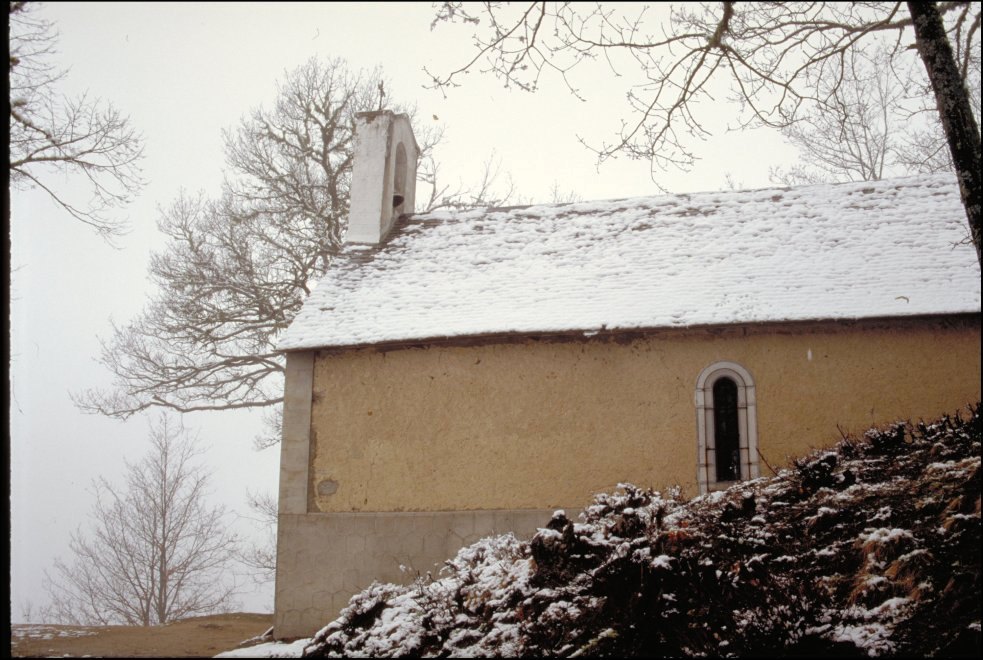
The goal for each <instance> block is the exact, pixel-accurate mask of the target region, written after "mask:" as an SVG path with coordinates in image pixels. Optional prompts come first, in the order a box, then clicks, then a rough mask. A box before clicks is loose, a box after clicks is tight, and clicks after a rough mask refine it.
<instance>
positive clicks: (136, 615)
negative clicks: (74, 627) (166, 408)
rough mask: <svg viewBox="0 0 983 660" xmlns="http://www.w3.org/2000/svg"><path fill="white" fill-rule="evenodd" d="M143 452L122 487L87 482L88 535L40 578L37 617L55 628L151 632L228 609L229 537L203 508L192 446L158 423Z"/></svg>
mask: <svg viewBox="0 0 983 660" xmlns="http://www.w3.org/2000/svg"><path fill="white" fill-rule="evenodd" d="M150 444H151V449H150V451H149V452H148V453H147V455H146V456H145V457H144V458H143V459H142V460H141V461H140V462H138V463H135V464H132V465H131V464H127V472H126V480H125V483H124V485H123V486H121V487H118V486H115V485H113V484H112V483H110V482H109V481H108V480H106V479H105V478H100V479H98V480H97V481H96V482H95V483H94V489H95V494H96V504H95V507H94V509H93V512H92V516H91V517H92V527H91V529H89V530H88V532H87V533H86V532H83V531H82V530H81V529H79V530H77V531H76V532H75V533H73V534H72V538H71V542H70V545H69V548H70V550H71V554H72V557H71V559H70V561H69V562H64V561H62V560H61V559H59V560H57V561H56V562H55V565H54V570H53V573H46V585H45V586H46V588H47V590H48V594H49V597H50V599H51V605H50V608H48V610H47V611H48V612H49V613H50V615H53V616H54V617H55V618H56V619H57V620H58V621H61V622H65V623H74V624H93V625H109V624H126V625H137V626H151V625H161V624H165V623H167V622H169V621H173V620H176V619H181V618H185V617H188V616H194V615H200V614H208V613H211V612H216V611H223V610H225V609H226V608H228V607H230V606H231V605H232V604H233V602H232V598H233V596H234V593H235V586H234V584H232V583H231V582H229V575H228V574H227V570H228V569H229V568H230V566H231V564H232V562H233V561H234V559H235V554H236V549H237V545H238V539H237V538H236V536H235V535H234V534H232V533H230V532H229V531H228V530H227V528H226V523H225V517H226V516H225V510H224V508H223V507H220V506H216V507H212V506H209V505H208V504H207V502H206V496H207V486H208V477H209V475H208V473H207V472H205V471H204V470H203V469H202V468H201V467H200V466H199V465H198V464H197V463H196V461H195V459H196V457H197V456H198V455H199V453H200V452H199V451H198V450H197V449H196V445H195V440H194V439H192V438H191V437H190V436H189V434H188V432H187V430H185V429H184V427H183V426H181V425H180V424H179V423H178V422H175V421H174V420H173V419H170V418H169V417H167V416H166V415H162V416H161V417H160V420H159V422H158V423H157V424H156V425H153V426H152V427H151V433H150Z"/></svg>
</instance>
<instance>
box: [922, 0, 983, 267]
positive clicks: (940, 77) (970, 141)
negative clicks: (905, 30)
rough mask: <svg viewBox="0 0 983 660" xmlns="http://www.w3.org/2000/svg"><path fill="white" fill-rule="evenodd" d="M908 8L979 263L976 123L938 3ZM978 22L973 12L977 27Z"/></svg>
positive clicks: (980, 234)
mask: <svg viewBox="0 0 983 660" xmlns="http://www.w3.org/2000/svg"><path fill="white" fill-rule="evenodd" d="M908 11H909V12H911V17H912V18H913V19H914V22H915V38H916V44H917V46H918V53H919V55H921V57H922V61H923V62H924V63H925V70H926V71H927V72H928V78H929V80H930V81H931V82H932V89H933V90H934V91H935V99H936V102H937V103H938V109H939V116H940V117H941V119H942V127H943V128H944V129H945V136H946V139H947V140H948V142H949V152H950V153H951V154H952V162H953V164H954V165H955V168H956V176H957V178H958V179H959V191H960V194H961V195H962V200H963V206H965V207H966V217H967V219H968V220H969V227H970V231H971V232H972V234H973V245H975V246H976V258H977V259H978V260H979V261H980V263H983V255H981V251H980V249H981V248H980V246H981V242H983V230H981V229H980V186H981V185H983V182H981V180H980V177H981V176H983V174H981V172H980V168H981V163H980V127H979V124H977V122H976V118H975V117H973V110H972V106H971V105H970V100H969V92H968V90H967V89H966V85H965V81H964V79H963V76H961V75H960V71H959V66H958V64H957V63H956V58H955V55H954V53H953V52H952V46H950V44H949V39H948V37H947V35H946V31H945V25H944V24H943V22H942V16H941V14H939V9H938V7H937V6H936V4H935V3H934V2H909V3H908ZM979 24H980V23H979V15H978V14H977V17H976V30H977V31H978V30H979ZM967 57H968V54H967Z"/></svg>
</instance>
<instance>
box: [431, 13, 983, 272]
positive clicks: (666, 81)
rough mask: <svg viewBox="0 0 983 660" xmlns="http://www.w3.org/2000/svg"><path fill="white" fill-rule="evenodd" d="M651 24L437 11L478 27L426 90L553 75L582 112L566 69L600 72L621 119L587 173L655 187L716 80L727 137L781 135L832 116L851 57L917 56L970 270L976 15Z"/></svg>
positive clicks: (532, 81) (680, 159) (706, 16)
mask: <svg viewBox="0 0 983 660" xmlns="http://www.w3.org/2000/svg"><path fill="white" fill-rule="evenodd" d="M658 11H660V10H659V9H658V8H655V9H652V8H649V7H644V8H635V7H631V8H625V7H623V6H620V5H616V4H614V3H611V4H610V5H605V4H604V3H597V4H595V5H588V6H584V5H580V4H577V3H567V2H534V3H532V2H530V3H520V4H518V5H512V4H502V3H491V2H488V3H482V4H481V5H472V4H470V3H462V2H445V3H443V5H442V6H441V7H440V8H439V9H438V11H437V14H436V18H435V20H434V24H436V23H438V22H441V21H463V22H466V23H471V24H474V25H477V26H480V25H481V23H482V22H484V23H485V25H486V27H485V28H484V29H483V30H481V29H480V28H479V30H480V31H479V32H477V33H476V34H475V36H474V39H475V44H476V49H477V53H476V54H475V56H474V57H473V58H472V59H471V60H470V61H469V62H466V63H464V64H463V66H461V67H460V68H458V69H456V70H454V71H451V72H450V73H449V74H433V73H431V74H430V75H431V76H432V80H433V85H434V86H435V87H438V88H442V89H446V88H449V87H454V86H456V85H458V82H457V81H458V79H459V78H460V77H462V76H463V75H464V74H465V73H467V72H468V71H470V70H472V69H481V70H483V71H488V72H491V73H493V74H494V75H496V76H499V77H500V78H502V79H504V80H505V82H506V84H507V85H510V86H515V87H518V88H519V89H523V90H528V91H535V90H536V88H537V86H538V84H539V80H540V78H541V76H542V75H543V74H544V73H547V72H552V73H556V74H558V75H559V76H560V77H561V78H562V79H563V80H564V81H565V82H566V84H567V85H568V87H569V89H570V91H571V92H572V93H573V94H575V95H576V96H578V97H581V98H582V96H583V92H582V90H580V89H579V88H578V87H577V86H576V83H575V81H574V80H573V72H574V69H575V68H576V67H577V66H579V65H580V64H582V63H583V62H585V61H588V60H595V59H597V60H602V61H604V62H606V63H607V64H609V65H610V66H611V68H612V72H613V74H614V75H617V76H624V77H625V79H626V81H627V84H626V87H627V92H626V98H627V103H628V105H627V108H626V116H627V118H626V119H623V120H622V122H621V128H620V130H619V131H618V133H617V137H616V139H615V140H613V141H612V142H610V143H604V144H601V145H597V146H595V147H594V149H595V151H596V153H597V155H598V159H599V161H602V162H603V161H604V160H606V159H607V158H610V157H612V156H614V155H616V154H625V155H627V156H629V157H633V158H640V159H645V160H648V161H649V162H650V163H651V167H652V170H653V175H654V173H655V172H656V171H658V170H662V169H665V168H667V167H671V166H675V167H680V168H682V169H686V168H688V167H689V166H691V165H692V164H693V162H694V160H695V158H696V156H695V152H694V150H693V139H694V138H697V139H700V138H705V137H706V136H707V135H708V130H707V129H706V128H705V123H704V120H703V117H702V116H701V115H700V114H699V113H700V111H701V109H702V108H703V107H705V106H701V103H700V102H701V101H713V100H714V92H715V88H714V87H713V84H714V83H713V81H714V80H715V79H717V78H720V77H722V78H724V79H726V81H727V82H728V83H729V86H730V90H731V92H732V94H733V97H734V99H736V100H737V101H738V102H739V103H740V104H741V107H742V114H741V116H740V117H739V118H738V119H737V126H738V127H748V126H770V127H774V128H783V127H788V126H790V125H792V124H794V123H795V122H796V121H797V120H798V119H799V118H801V117H802V116H803V115H802V113H803V112H809V111H810V110H811V109H817V111H822V110H824V109H829V108H830V106H831V105H832V104H834V103H835V97H831V96H830V95H829V91H830V90H836V89H838V88H839V87H840V86H841V85H842V84H843V83H844V81H845V80H846V78H847V77H848V72H849V69H850V67H849V58H850V57H851V55H853V54H855V53H857V52H858V51H862V52H865V53H868V54H872V53H875V52H877V53H880V54H881V56H882V57H884V58H887V59H889V60H891V61H892V62H897V63H901V62H902V61H904V60H908V61H909V62H910V61H911V60H912V58H914V57H916V56H915V53H917V54H918V55H920V56H921V59H922V61H923V63H924V66H925V70H926V72H927V74H928V75H927V80H928V81H929V82H930V83H931V88H932V90H933V96H934V100H935V105H936V106H937V108H938V111H939V116H940V118H941V122H942V124H943V127H944V129H945V134H946V139H947V141H948V144H949V150H950V154H951V156H952V161H953V164H954V167H955V170H956V174H957V176H958V179H959V181H960V188H961V191H962V197H963V205H964V207H965V208H966V214H967V219H968V221H969V227H970V233H971V236H972V240H973V242H974V244H975V246H976V250H977V257H978V258H979V257H980V249H981V240H983V239H981V229H980V199H979V191H980V187H981V184H980V169H981V167H980V133H979V126H978V123H977V122H976V121H975V119H974V117H973V114H972V112H971V110H970V104H969V101H968V96H969V94H968V93H967V90H966V84H965V83H966V80H967V72H968V70H969V68H970V63H971V60H972V58H973V57H975V56H976V55H977V54H978V53H979V50H980V4H979V3H978V2H975V3H974V2H945V3H942V4H940V5H938V6H936V4H935V3H934V2H912V3H908V4H907V6H906V5H905V4H904V3H900V2H850V3H834V2H809V3H805V2H801V3H800V2H747V3H743V2H742V3H735V2H722V3H719V4H716V5H710V4H679V5H674V6H672V7H671V8H670V9H669V10H668V14H667V15H665V16H658V15H656V16H654V17H653V16H652V14H653V12H658ZM916 61H917V60H916Z"/></svg>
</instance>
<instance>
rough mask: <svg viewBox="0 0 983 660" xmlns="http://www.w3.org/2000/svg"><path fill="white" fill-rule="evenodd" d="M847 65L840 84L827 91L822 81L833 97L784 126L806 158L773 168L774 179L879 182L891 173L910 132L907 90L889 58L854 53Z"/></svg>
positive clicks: (790, 182) (785, 181) (792, 182)
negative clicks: (904, 112) (906, 113)
mask: <svg viewBox="0 0 983 660" xmlns="http://www.w3.org/2000/svg"><path fill="white" fill-rule="evenodd" d="M846 64H847V66H848V71H847V72H846V74H845V76H844V79H843V80H842V82H841V83H840V84H838V85H835V86H834V87H833V88H829V89H827V88H826V87H827V86H826V84H825V82H824V81H820V85H819V89H820V90H821V93H822V95H823V96H824V98H827V99H828V101H827V102H826V103H825V104H824V105H823V106H819V105H817V104H813V105H811V106H810V107H808V108H807V109H804V110H803V111H802V112H800V116H799V118H798V120H797V121H795V122H794V123H792V124H789V125H788V126H785V127H783V128H782V129H781V130H782V135H784V136H785V138H786V139H787V140H788V141H789V142H791V143H792V145H794V146H795V147H797V148H798V150H799V154H800V161H799V162H798V163H797V164H796V165H794V166H792V167H790V168H788V169H782V168H774V169H772V171H771V179H772V181H774V182H776V183H782V184H785V185H796V184H799V183H821V182H827V181H843V180H846V181H877V180H880V179H882V178H884V176H885V173H887V172H891V167H892V166H893V165H894V164H895V163H896V162H897V160H898V159H897V155H896V154H897V152H898V150H899V149H900V148H901V145H902V144H903V143H904V141H905V138H904V134H905V133H906V132H907V131H906V128H905V126H906V122H905V121H904V118H903V117H902V116H901V112H900V111H901V108H902V105H903V102H904V100H905V99H906V98H907V94H906V90H905V88H904V86H903V84H901V83H898V82H897V81H896V79H895V73H894V71H893V70H892V69H891V68H890V66H889V64H890V63H889V62H888V63H884V62H877V61H871V60H870V59H869V58H868V57H867V56H866V54H864V53H858V52H851V53H850V54H849V55H848V56H847V59H846Z"/></svg>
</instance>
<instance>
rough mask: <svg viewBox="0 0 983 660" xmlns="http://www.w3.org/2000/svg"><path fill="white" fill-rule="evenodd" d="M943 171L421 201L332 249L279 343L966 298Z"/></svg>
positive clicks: (561, 328)
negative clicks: (370, 240) (717, 188)
mask: <svg viewBox="0 0 983 660" xmlns="http://www.w3.org/2000/svg"><path fill="white" fill-rule="evenodd" d="M968 236H969V229H968V225H967V222H966V214H965V211H964V210H963V206H962V204H961V202H960V198H959V190H958V187H957V184H956V182H955V179H954V178H953V177H952V176H949V175H931V176H920V177H908V178H904V179H893V180H886V181H880V182H863V183H845V184H830V185H814V186H803V187H796V188H768V189H762V190H752V191H740V192H707V193H699V194H684V195H659V196H655V197H638V198H631V199H614V200H606V201H594V202H577V203H573V204H552V205H536V206H525V207H514V208H502V209H494V208H489V209H474V210H467V211H457V212H455V211H446V210H443V211H437V212H433V213H429V214H421V215H413V216H409V217H406V218H403V219H401V221H400V222H399V223H398V224H397V225H396V226H395V228H394V229H393V231H392V233H391V234H390V236H389V237H388V238H387V239H386V241H385V242H384V243H383V244H381V245H379V246H357V245H351V246H348V247H346V249H345V250H344V252H343V254H342V255H341V256H340V257H339V258H338V259H337V260H336V261H335V262H334V263H333V264H332V266H331V269H330V272H328V274H327V275H326V276H325V277H324V278H323V279H322V280H321V282H320V283H318V285H317V287H316V288H315V289H314V291H313V293H312V294H311V295H310V297H309V298H308V300H307V301H306V303H305V304H304V306H303V309H302V310H301V311H300V313H299V314H298V315H297V317H296V319H294V321H293V323H292V324H291V326H290V327H289V328H288V329H287V331H286V332H285V333H284V334H283V336H282V337H281V339H280V342H279V348H280V349H281V350H297V349H307V348H320V347H349V346H363V345H373V344H381V343H389V342H416V341H428V340H440V339H446V338H462V337H468V336H487V335H500V334H515V333H520V334H527V333H528V334H540V333H568V332H582V333H584V334H585V335H588V336H589V335H591V334H594V333H597V332H604V331H619V330H641V329H654V328H675V327H690V326H704V325H721V324H746V323H762V322H777V321H805V320H824V319H860V318H872V317H895V316H915V315H934V314H949V313H972V312H977V313H978V312H979V311H980V268H979V264H978V262H977V259H976V253H975V250H974V248H973V246H972V244H971V243H970V242H969V240H968Z"/></svg>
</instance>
